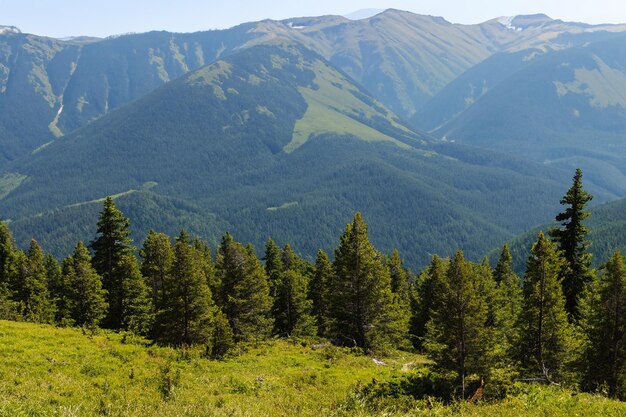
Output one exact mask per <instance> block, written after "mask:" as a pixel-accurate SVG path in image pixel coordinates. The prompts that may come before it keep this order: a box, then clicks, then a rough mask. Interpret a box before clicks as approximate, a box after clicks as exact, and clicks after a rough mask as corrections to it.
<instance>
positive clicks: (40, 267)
mask: <svg viewBox="0 0 626 417" xmlns="http://www.w3.org/2000/svg"><path fill="white" fill-rule="evenodd" d="M24 285H25V287H26V291H27V292H28V295H27V301H26V305H25V311H24V316H25V318H26V320H29V321H34V322H37V323H52V322H53V321H54V314H55V311H54V303H53V302H52V299H51V297H50V293H49V291H48V274H47V271H46V265H45V257H44V253H43V251H42V250H41V247H40V246H39V244H38V243H37V242H36V241H35V240H34V239H33V240H31V242H30V247H29V249H28V272H27V274H26V282H25V283H24Z"/></svg>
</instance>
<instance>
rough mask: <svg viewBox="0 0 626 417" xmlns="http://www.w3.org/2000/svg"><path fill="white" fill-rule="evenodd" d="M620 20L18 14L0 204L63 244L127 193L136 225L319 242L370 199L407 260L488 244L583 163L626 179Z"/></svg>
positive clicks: (602, 184)
mask: <svg viewBox="0 0 626 417" xmlns="http://www.w3.org/2000/svg"><path fill="white" fill-rule="evenodd" d="M624 31H626V26H619V25H600V26H591V25H584V24H578V23H567V22H561V21H558V20H552V19H550V18H548V17H547V16H544V15H533V16H518V17H515V18H506V19H503V18H500V19H493V20H490V21H488V22H485V23H483V24H479V25H458V24H452V23H449V22H447V21H445V20H444V19H442V18H437V17H431V16H420V15H415V14H412V13H408V12H402V11H398V10H387V11H384V12H382V13H379V14H377V15H375V16H372V17H366V18H363V19H359V20H350V19H347V18H344V17H339V16H322V17H310V18H293V19H287V20H284V21H262V22H253V23H246V24H243V25H240V26H237V27H234V28H232V29H228V30H221V31H208V32H197V33H190V34H176V33H168V32H150V33H145V34H136V35H135V34H133V35H125V36H119V37H110V38H106V39H95V38H72V39H66V40H58V39H51V38H45V37H39V36H35V35H30V34H22V33H20V32H19V31H18V30H11V31H8V30H7V31H4V32H2V33H0V145H1V147H0V213H1V214H2V217H4V218H6V219H9V220H10V221H11V228H12V230H14V233H15V234H16V237H17V238H18V240H19V241H20V243H22V244H24V242H26V241H27V240H28V239H29V238H30V237H31V236H36V237H37V238H38V239H40V240H41V241H42V242H43V243H46V244H47V245H46V247H49V248H51V249H52V250H53V251H54V252H55V253H56V254H66V253H67V252H68V250H69V249H70V247H71V245H73V243H74V241H75V240H76V239H77V238H80V239H84V240H88V239H90V238H91V237H92V235H93V233H94V230H93V229H94V217H95V216H97V211H98V208H99V205H100V204H101V199H102V198H103V197H105V196H106V195H114V196H115V197H116V199H117V201H118V203H119V205H120V207H122V208H123V209H125V210H126V212H127V214H128V215H129V216H130V217H131V218H132V219H133V220H134V222H133V227H134V230H135V236H136V238H137V239H142V238H143V235H145V233H146V232H147V230H148V228H155V229H159V230H164V231H166V232H168V233H170V234H175V233H176V232H177V230H176V229H180V228H181V227H188V228H190V229H191V231H192V232H193V233H197V234H200V235H202V236H204V237H206V238H209V240H211V241H212V242H214V243H215V242H217V239H218V237H219V235H220V234H221V233H223V232H224V231H226V230H231V231H233V232H234V233H235V234H236V235H237V236H238V238H241V239H242V240H246V241H251V242H253V243H254V244H255V245H256V246H257V247H260V246H261V245H262V244H263V242H264V240H265V239H266V238H267V237H268V236H270V235H271V236H273V237H274V238H275V239H276V240H277V241H279V242H291V243H293V244H294V245H295V247H296V248H297V250H299V251H300V252H301V253H302V254H303V255H304V256H308V257H312V256H314V253H315V251H316V249H317V248H318V247H323V248H330V247H333V245H334V240H333V239H334V238H335V235H336V231H337V230H340V228H341V227H342V225H343V224H345V223H346V222H347V221H349V219H350V218H351V216H352V214H353V212H354V211H357V210H360V211H363V212H364V215H365V218H366V220H368V221H369V222H370V223H371V224H372V231H371V234H372V238H373V240H374V241H375V243H376V244H377V245H378V246H380V247H381V248H383V249H385V250H391V248H393V247H398V248H400V249H401V250H402V251H403V252H404V253H406V257H407V261H408V262H409V263H410V264H411V265H412V266H419V265H423V264H425V263H426V262H428V256H429V254H430V253H440V254H442V255H449V254H451V253H452V252H453V251H454V250H455V249H456V248H458V247H462V248H464V249H465V250H466V251H467V252H468V254H469V255H470V257H480V256H481V255H482V254H484V253H486V251H487V250H488V249H490V248H492V247H495V246H497V245H499V244H501V243H502V242H504V241H506V240H509V239H511V238H512V237H513V236H515V235H516V234H518V233H521V232H523V231H524V230H527V229H528V228H529V227H531V226H533V225H536V224H540V223H543V222H545V221H546V220H547V219H549V218H551V217H552V216H553V215H554V213H556V211H557V210H558V208H559V207H558V200H559V198H560V196H561V195H562V192H563V191H564V189H565V188H564V187H565V186H566V185H567V183H568V181H569V178H570V177H571V172H573V167H574V166H579V165H580V166H582V168H583V170H584V172H585V178H587V179H589V181H588V186H589V188H590V189H591V190H592V192H593V193H594V194H595V195H596V201H598V202H603V201H609V200H614V199H617V198H621V197H623V196H626V180H625V178H626V177H625V175H626V171H625V170H624V169H625V168H624V167H626V165H624V164H623V162H624V158H625V157H626V152H624V146H626V144H625V143H624V140H623V138H624V136H623V133H624V130H623V128H624V126H626V113H625V112H624V109H625V108H626V104H625V103H626V100H625V99H624V97H623V94H622V93H623V92H622V91H621V89H620V88H621V86H622V84H623V83H622V82H621V81H622V77H626V62H624V59H623V57H624V56H626V54H624V53H623V51H622V49H623V47H624V45H626V43H625V42H624V40H625V38H624V36H623V35H622V32H624ZM624 33H626V32H624ZM624 85H626V84H624ZM423 132H428V133H423Z"/></svg>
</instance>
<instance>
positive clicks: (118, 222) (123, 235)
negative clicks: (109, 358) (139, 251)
mask: <svg viewBox="0 0 626 417" xmlns="http://www.w3.org/2000/svg"><path fill="white" fill-rule="evenodd" d="M129 225H130V223H129V221H128V219H127V218H125V217H124V215H123V214H122V212H121V211H120V210H118V209H117V208H116V207H115V203H114V202H113V199H112V198H111V197H107V198H106V199H105V201H104V208H103V210H102V211H101V212H100V218H99V220H98V231H97V237H96V239H95V240H94V241H92V242H91V248H92V249H93V252H94V256H93V261H92V262H93V266H94V268H95V269H96V272H97V273H98V274H99V275H100V276H101V277H102V284H103V287H104V289H105V290H106V291H107V304H108V306H109V309H108V311H107V315H106V317H105V319H104V321H103V323H102V324H103V326H104V327H107V328H111V329H119V328H120V327H121V325H122V323H121V319H122V277H121V276H120V275H118V274H116V266H117V265H118V264H119V263H120V262H121V259H122V257H123V256H125V255H129V254H132V253H133V252H134V248H133V247H132V246H131V242H132V240H131V238H130V230H129Z"/></svg>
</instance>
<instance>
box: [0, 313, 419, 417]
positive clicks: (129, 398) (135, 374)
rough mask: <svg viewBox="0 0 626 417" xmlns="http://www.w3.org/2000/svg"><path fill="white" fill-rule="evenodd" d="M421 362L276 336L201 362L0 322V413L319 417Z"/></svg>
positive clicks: (114, 338) (185, 354)
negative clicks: (355, 390)
mask: <svg viewBox="0 0 626 417" xmlns="http://www.w3.org/2000/svg"><path fill="white" fill-rule="evenodd" d="M423 361H424V360H423V358H421V357H419V356H415V355H410V354H405V355H401V356H396V357H393V358H390V359H385V362H386V366H377V365H376V364H374V362H373V361H372V358H370V357H367V356H360V355H354V354H351V353H350V351H349V350H346V349H339V348H335V347H333V346H329V345H328V344H321V345H317V346H316V345H315V344H314V343H311V344H302V343H296V342H290V341H285V340H278V341H271V342H267V343H260V344H258V345H256V346H250V347H249V348H248V349H247V350H245V351H243V350H242V351H241V352H239V353H238V354H236V355H234V356H233V357H231V358H229V359H227V360H224V361H209V360H206V359H203V358H202V357H201V350H175V349H169V348H160V347H154V346H149V345H147V344H146V343H145V342H144V341H142V340H141V339H135V338H133V339H132V340H131V338H128V340H126V341H124V338H123V336H122V335H119V334H111V333H104V332H103V333H101V334H98V335H95V336H89V335H84V334H82V333H81V331H80V330H77V329H62V328H54V327H51V326H43V325H35V324H28V323H15V322H7V321H0V416H21V415H24V416H38V415H42V416H43V415H45V416H47V415H62V416H64V415H66V416H70V415H80V416H82V415H98V414H104V415H114V416H116V415H119V416H122V415H123V416H153V415H154V416H156V415H158V416H160V417H163V416H180V415H183V416H184V415H190V416H191V415H193V416H197V415H213V416H221V415H234V416H264V415H268V416H269V415H271V416H294V415H300V416H314V415H315V416H323V415H329V414H332V413H334V412H336V411H337V408H338V406H339V405H340V404H342V403H343V402H344V399H345V398H346V395H347V393H348V392H349V391H350V390H351V388H352V387H353V386H354V385H355V384H356V383H357V382H359V381H361V382H362V383H367V382H369V381H371V380H372V378H377V379H379V380H383V379H386V378H389V377H390V376H391V374H392V373H394V372H400V371H401V369H402V368H403V367H404V370H405V371H406V370H407V369H410V367H411V366H412V364H415V363H419V362H423ZM407 364H408V366H407Z"/></svg>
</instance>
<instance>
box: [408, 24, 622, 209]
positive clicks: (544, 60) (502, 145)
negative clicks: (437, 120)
mask: <svg viewBox="0 0 626 417" xmlns="http://www.w3.org/2000/svg"><path fill="white" fill-rule="evenodd" d="M602 38H603V39H601V40H597V41H594V42H590V43H587V44H584V45H582V46H578V47H573V48H570V49H567V50H563V51H558V52H553V53H547V54H539V55H528V54H527V53H526V52H522V53H518V54H517V55H508V56H504V55H502V56H497V57H494V58H492V59H491V60H489V61H485V62H484V63H483V64H481V65H480V66H479V67H477V68H475V69H473V70H472V71H470V72H468V73H466V75H464V76H463V77H461V78H459V79H458V80H457V81H455V82H454V83H453V84H451V85H450V87H449V89H448V88H447V89H446V90H447V91H445V92H442V93H441V94H442V95H441V96H440V97H438V98H437V99H433V104H434V107H435V108H443V107H445V106H446V103H448V104H449V106H448V108H459V106H458V102H459V97H460V96H461V94H462V93H461V91H463V90H465V91H467V90H466V87H467V85H475V87H476V88H477V89H480V88H481V87H480V86H479V85H476V84H478V83H477V82H475V81H478V80H479V79H480V78H483V80H485V81H484V84H485V86H488V85H489V83H490V81H487V80H489V79H491V80H492V81H495V83H494V84H495V85H494V86H493V88H491V87H485V89H486V91H485V92H484V93H482V94H483V95H482V96H481V97H476V99H475V101H473V100H474V99H470V98H466V100H467V101H469V102H470V104H471V105H470V106H469V107H468V108H467V109H465V110H462V112H461V113H460V114H459V115H458V116H456V117H454V118H452V119H451V121H449V122H447V123H445V124H444V125H443V126H441V127H439V128H438V129H437V130H436V131H435V132H434V134H435V135H437V136H445V137H447V138H448V139H450V140H456V141H458V142H462V143H465V144H471V145H475V146H479V147H483V148H488V149H493V150H496V151H499V152H505V153H509V154H514V155H524V156H525V157H527V158H530V159H533V160H535V161H537V162H543V163H545V164H549V165H553V166H559V167H561V168H564V169H568V170H570V171H573V169H574V168H575V167H581V168H582V169H583V171H584V172H585V174H586V177H587V178H588V180H589V183H590V188H591V189H593V191H594V193H595V194H597V195H598V196H600V197H603V198H606V197H609V198H615V197H622V196H624V195H625V194H626V141H625V140H624V138H625V137H626V90H625V89H624V86H626V37H624V35H613V36H608V37H607V36H606V35H604V36H602ZM524 54H526V55H524ZM528 57H531V58H528ZM507 61H512V63H513V65H511V63H510V62H507ZM500 64H503V66H504V67H506V68H509V69H517V70H512V71H509V72H508V73H507V72H506V71H501V70H500V69H501V65H500ZM479 70H480V71H479ZM463 78H464V80H462V79H463ZM498 78H503V79H498ZM472 79H474V80H475V81H470V82H468V81H469V80H472ZM452 89H456V91H452ZM444 95H445V97H444ZM479 95H480V94H479ZM454 97H456V99H454ZM455 102H456V103H457V105H455V104H453V103H455ZM423 116H424V118H427V117H426V116H427V114H424V115H423ZM416 124H418V125H420V124H421V123H416ZM422 125H423V124H422Z"/></svg>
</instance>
